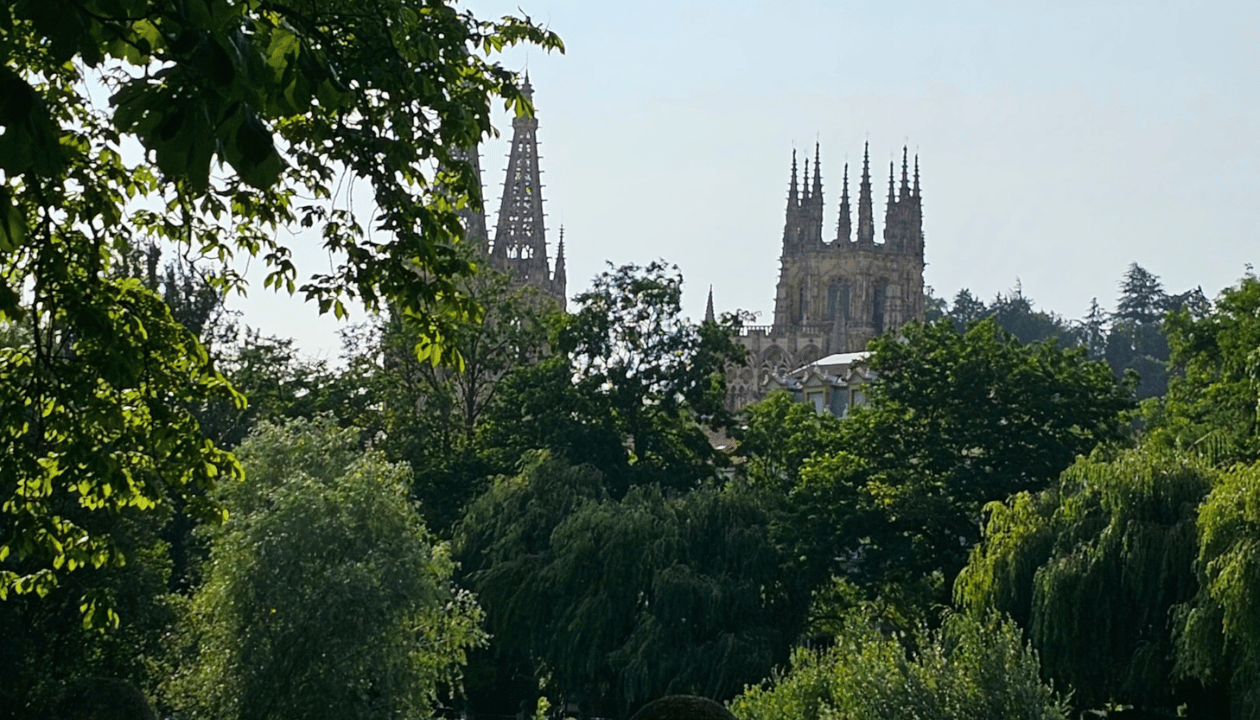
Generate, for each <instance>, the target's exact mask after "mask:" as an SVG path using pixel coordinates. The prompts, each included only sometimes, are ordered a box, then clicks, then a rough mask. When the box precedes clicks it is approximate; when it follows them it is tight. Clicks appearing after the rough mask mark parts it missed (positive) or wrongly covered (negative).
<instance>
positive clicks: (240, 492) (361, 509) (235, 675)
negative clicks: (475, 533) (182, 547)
mask: <svg viewBox="0 0 1260 720" xmlns="http://www.w3.org/2000/svg"><path fill="white" fill-rule="evenodd" d="M239 456H240V458H241V461H242V463H243V465H244V466H245V468H246V471H247V473H248V474H249V477H250V482H249V483H247V484H241V485H231V486H226V487H224V489H223V491H224V495H225V497H224V503H225V505H226V506H227V507H228V508H229V510H230V511H231V513H232V514H231V519H230V521H229V522H228V523H227V524H225V525H224V526H223V528H222V529H221V530H219V531H218V532H217V533H216V535H215V538H214V543H213V547H212V551H211V558H210V563H209V567H208V569H207V573H206V581H205V583H204V584H203V585H202V586H201V587H200V588H198V590H197V592H196V594H195V595H194V596H193V598H192V602H191V614H190V616H189V623H188V626H187V628H186V631H185V635H184V642H185V646H184V647H185V656H184V657H183V658H182V665H181V668H180V672H179V673H178V674H177V675H176V676H175V677H174V678H173V679H172V680H171V682H170V683H169V684H168V686H167V692H168V698H169V700H170V701H171V702H172V703H173V704H174V705H176V706H177V707H178V708H180V709H182V710H183V711H184V712H187V713H189V714H190V715H191V716H192V717H215V718H247V717H305V718H378V717H395V716H419V715H426V714H428V713H429V712H431V705H432V702H433V701H434V699H435V698H436V695H437V693H438V691H439V689H441V688H442V687H443V686H447V687H449V686H450V685H452V684H454V683H457V682H458V680H459V667H460V665H462V664H463V662H464V658H465V654H466V652H467V650H468V649H469V648H470V647H472V646H475V645H477V644H478V643H480V642H482V641H483V640H484V636H483V635H482V633H481V631H480V629H479V627H478V625H479V622H480V610H479V609H478V607H477V605H476V603H475V602H474V601H473V599H472V597H471V596H470V595H468V594H467V593H466V592H463V591H461V590H459V589H457V588H456V587H455V586H454V585H452V584H451V582H450V576H451V573H452V572H453V570H454V566H453V564H452V562H451V561H450V559H449V555H448V551H447V547H446V546H445V545H443V544H441V543H437V542H435V541H434V540H433V539H432V538H431V537H430V536H429V534H428V532H427V531H426V530H425V528H424V525H423V522H422V521H421V519H420V516H419V515H418V514H417V513H416V512H415V510H414V509H413V508H412V507H411V505H410V503H409V502H408V499H407V484H408V477H407V475H408V472H407V470H406V468H405V466H401V465H395V464H390V463H388V462H386V461H385V460H384V458H383V457H382V456H381V455H380V453H379V452H375V451H371V450H369V451H363V450H361V449H360V446H359V433H358V432H357V431H356V430H355V429H353V428H351V429H345V430H343V429H340V428H338V427H337V426H336V423H335V422H334V421H332V420H331V419H329V418H316V419H315V420H311V421H307V420H295V421H292V422H289V423H287V424H285V425H270V424H265V425H263V426H262V427H260V428H259V430H258V431H257V432H256V433H255V434H254V435H252V436H251V437H250V438H249V440H247V441H246V442H245V443H244V444H243V445H242V446H241V448H240V450H239Z"/></svg>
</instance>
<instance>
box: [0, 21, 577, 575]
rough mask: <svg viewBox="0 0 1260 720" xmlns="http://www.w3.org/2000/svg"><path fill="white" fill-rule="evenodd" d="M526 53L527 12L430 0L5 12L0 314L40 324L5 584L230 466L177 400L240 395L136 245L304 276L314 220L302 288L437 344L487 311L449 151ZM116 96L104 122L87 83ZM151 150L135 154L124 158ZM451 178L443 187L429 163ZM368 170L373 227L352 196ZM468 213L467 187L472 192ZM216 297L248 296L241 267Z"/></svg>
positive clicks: (18, 354)
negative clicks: (319, 260) (292, 240)
mask: <svg viewBox="0 0 1260 720" xmlns="http://www.w3.org/2000/svg"><path fill="white" fill-rule="evenodd" d="M518 42H530V43H535V44H539V45H542V46H543V47H545V48H548V49H551V48H557V49H559V48H561V44H560V41H559V39H558V38H557V37H556V36H555V35H554V34H552V33H550V32H548V31H546V30H544V29H542V28H540V27H538V26H536V25H533V24H532V23H530V22H529V21H528V20H516V19H513V18H504V19H502V20H500V21H498V22H489V23H487V22H482V21H479V20H477V19H476V18H474V17H473V16H472V15H471V14H469V13H466V12H465V13H461V12H458V11H457V10H455V9H454V8H453V7H450V6H449V5H448V4H447V3H445V2H442V1H440V0H433V1H422V0H350V1H349V2H342V3H338V4H336V5H335V6H328V7H324V6H321V5H318V4H311V3H308V2H303V1H300V0H298V1H294V2H287V1H283V0H282V1H280V2H265V3H259V2H254V1H253V0H189V1H188V2H177V3H171V2H164V1H159V0H83V1H82V2H73V3H49V2H44V1H43V0H18V1H17V2H12V3H6V4H5V5H4V6H3V7H2V8H0V127H2V128H3V132H2V133H0V174H2V180H0V320H10V321H15V322H21V323H23V324H24V325H26V326H27V327H28V328H29V334H28V335H27V337H28V344H27V345H24V346H19V347H12V348H6V349H5V351H4V352H3V354H0V428H2V431H0V436H3V437H4V438H5V440H4V443H5V444H4V447H3V448H0V455H3V457H4V460H3V463H4V467H3V468H2V469H0V478H3V479H2V480H0V507H2V508H3V523H4V524H3V526H2V527H0V531H2V532H3V537H2V538H0V542H2V543H3V544H0V562H4V556H6V555H15V556H20V557H22V558H27V559H37V560H38V561H39V562H38V564H37V566H36V567H34V569H32V570H29V571H23V572H21V573H18V572H17V571H15V570H13V569H12V566H4V568H3V569H0V595H2V594H7V593H9V592H13V591H16V592H19V593H21V592H29V591H35V592H40V593H45V592H47V591H48V590H49V589H50V588H51V586H52V585H53V584H54V582H55V580H56V576H57V575H58V574H64V573H65V572H67V571H69V570H71V569H74V568H78V567H82V566H84V565H93V566H100V565H103V564H106V563H117V562H121V561H122V557H121V556H120V555H118V554H117V552H116V550H117V549H116V548H115V547H112V545H111V543H110V541H109V538H108V537H107V536H94V535H92V534H90V533H88V532H86V531H85V530H84V528H83V527H82V526H81V525H79V524H76V523H74V522H72V521H71V520H69V519H67V514H66V513H65V512H64V511H63V508H64V507H66V506H74V505H78V506H81V507H89V508H94V509H100V510H107V511H108V510H118V509H121V508H125V507H140V508H142V507H148V506H151V505H154V504H156V503H161V502H165V501H167V500H168V499H169V498H171V497H172V496H173V497H177V498H183V499H184V501H185V502H186V503H187V505H188V507H190V508H193V509H194V510H195V511H196V512H198V513H199V514H202V515H213V514H214V513H215V512H216V511H215V509H214V508H212V507H208V506H205V507H202V506H201V505H202V504H201V503H200V500H199V499H198V498H200V497H203V496H204V493H203V489H204V488H207V487H209V486H211V485H213V484H214V482H215V480H216V479H218V478H220V477H231V476H235V475H238V474H239V469H238V468H237V466H236V465H235V463H234V461H233V460H232V459H231V457H230V456H228V455H226V454H224V453H223V452H221V451H220V450H218V449H217V448H216V447H215V446H213V445H211V444H209V443H207V442H206V441H205V439H204V437H203V435H202V434H201V433H200V432H199V431H198V427H197V423H196V422H195V421H194V420H193V418H192V416H191V415H190V413H189V410H188V408H192V407H197V406H199V405H202V404H205V403H209V402H212V401H213V400H214V399H215V398H228V399H230V400H232V401H233V402H237V403H239V402H240V401H241V398H240V397H239V396H236V395H233V394H232V393H231V391H230V389H229V388H228V386H227V384H226V383H225V382H224V379H223V377H222V376H221V375H219V373H218V372H217V371H216V370H215V368H214V367H213V366H212V365H211V364H210V363H209V362H208V361H207V354H206V352H205V349H204V347H203V346H202V345H201V344H200V343H199V342H198V341H197V339H196V338H195V337H194V336H193V335H192V333H190V332H189V331H188V330H187V329H185V328H183V327H181V326H180V325H179V324H178V323H177V322H175V321H173V320H172V318H171V315H170V312H169V311H168V310H167V308H166V307H165V306H164V305H163V304H162V303H161V301H160V300H159V299H158V298H157V297H156V296H155V295H154V293H153V291H152V290H151V289H147V288H145V287H143V286H142V284H141V283H139V282H138V281H136V280H133V279H120V278H119V277H118V275H119V273H117V272H115V271H114V270H115V268H116V266H118V264H119V263H120V262H121V258H122V256H124V255H125V254H126V253H127V252H128V251H129V248H130V247H131V246H132V245H133V244H134V241H135V240H137V239H143V240H146V241H152V242H155V243H158V244H164V243H174V244H177V245H178V246H179V247H180V248H181V251H183V252H185V253H188V254H191V255H196V254H201V255H205V256H209V257H212V258H215V259H217V260H223V261H226V260H228V259H230V258H231V257H232V256H234V255H235V254H237V253H242V254H244V255H246V256H250V257H258V258H260V259H261V260H262V261H263V262H265V264H266V266H267V268H268V270H269V274H268V275H267V278H266V281H265V283H264V285H265V286H266V287H274V288H277V289H280V288H283V289H285V290H287V291H289V292H294V291H295V290H297V289H299V287H298V283H299V276H298V270H297V268H296V267H295V266H294V265H293V262H292V260H291V258H290V252H289V249H288V248H287V247H286V246H284V245H282V244H280V243H279V242H278V241H277V240H276V238H277V237H284V236H285V235H286V233H287V232H289V231H298V230H300V229H301V228H315V229H316V231H318V232H320V233H321V236H322V239H323V242H324V246H325V247H326V248H327V249H328V250H329V252H330V253H331V254H332V256H333V257H334V258H335V263H336V265H335V267H334V269H333V270H332V271H330V272H328V273H325V274H315V275H313V276H311V277H310V278H309V280H305V281H304V282H303V284H302V285H301V287H300V289H301V290H302V292H304V293H305V295H306V296H307V298H308V299H310V300H313V301H315V302H316V303H318V306H319V309H320V311H321V312H332V313H334V314H336V315H338V316H343V315H344V314H345V313H346V300H348V299H354V300H357V301H359V302H361V303H362V304H363V305H365V306H366V307H367V309H368V310H369V311H375V310H377V309H379V308H380V307H381V306H382V305H383V304H384V303H386V302H388V303H392V304H393V305H394V306H396V307H398V308H399V309H400V311H402V312H404V313H406V314H408V315H410V316H412V317H413V318H414V320H415V323H416V324H417V326H418V327H419V328H420V331H421V333H422V334H423V336H424V337H425V338H427V340H428V342H427V343H426V344H425V346H424V347H425V350H424V351H425V353H427V354H428V355H430V356H434V357H443V356H448V355H450V351H449V346H448V343H447V337H448V335H449V331H448V329H447V328H448V326H449V325H450V324H451V323H452V322H458V321H459V320H460V319H461V318H464V317H467V316H470V315H473V314H475V307H474V305H473V303H472V302H471V301H470V300H469V299H468V298H467V297H465V296H464V295H463V294H462V293H461V292H460V290H459V288H458V287H457V286H456V284H455V282H454V279H455V278H456V277H458V276H460V275H464V274H467V273H468V272H469V271H470V270H471V266H470V264H469V263H468V262H467V261H466V260H464V259H462V258H460V257H459V256H458V254H457V253H456V252H455V249H454V248H455V245H456V243H457V241H458V239H459V237H460V235H461V230H460V225H459V218H458V209H459V207H460V206H461V205H464V204H466V203H467V202H470V200H469V198H476V196H477V195H478V193H477V191H476V190H475V189H474V188H473V186H474V185H475V183H474V182H473V181H472V178H471V173H469V172H467V164H466V163H464V164H461V163H459V162H453V161H452V153H451V150H452V149H453V148H468V147H471V146H472V145H473V144H474V143H475V142H476V141H477V140H479V139H480V138H481V137H482V136H483V135H485V134H486V133H488V132H490V131H491V127H490V120H489V116H490V103H491V98H492V97H500V98H503V99H504V100H505V102H507V103H508V104H509V105H511V106H513V107H515V108H516V110H517V111H518V112H526V113H527V112H530V108H529V105H528V103H527V102H526V101H525V99H524V98H523V97H522V96H521V95H520V93H519V91H518V90H517V89H516V85H515V82H514V80H515V78H514V77H513V75H512V73H510V72H508V71H507V70H505V69H503V68H502V67H500V66H498V65H497V64H495V63H493V62H491V61H490V60H488V59H486V58H487V56H488V55H489V54H491V53H493V52H496V51H498V50H501V49H502V48H503V47H505V46H507V45H510V44H514V43H518ZM100 88H104V89H106V90H108V91H109V92H110V93H112V94H111V96H110V98H109V108H108V112H106V111H105V110H104V109H102V108H101V107H100V105H99V101H98V100H96V99H94V95H99V89H100ZM133 141H134V142H138V143H139V144H140V145H141V146H143V148H144V149H145V152H144V153H142V154H141V155H140V156H139V157H138V158H136V159H135V161H134V163H133V162H131V161H129V160H126V159H124V157H123V155H122V152H121V148H122V147H124V146H125V145H126V144H127V143H130V142H133ZM435 164H436V165H437V166H440V167H448V168H452V169H451V170H449V171H445V172H441V173H438V174H437V177H434V173H433V172H432V167H433V166H434V165H435ZM355 181H366V182H367V183H369V184H370V185H371V189H372V192H373V200H374V201H375V206H376V207H375V209H374V212H375V215H374V217H373V220H374V227H372V231H373V234H371V235H369V234H368V232H367V228H366V227H365V226H366V225H367V223H366V222H365V219H364V217H363V215H362V213H357V214H356V212H355V211H354V210H353V208H352V207H351V206H350V205H349V202H348V201H347V200H346V199H345V198H348V197H349V196H350V194H351V193H349V192H347V193H346V194H345V195H340V194H339V193H340V192H341V190H342V189H343V188H347V187H349V186H350V185H352V184H353V183H354V182H355ZM471 201H472V202H474V203H475V202H476V201H475V200H471ZM216 282H217V287H218V289H219V290H220V291H222V290H224V289H227V288H230V287H237V288H241V287H242V280H241V278H240V277H239V276H238V275H236V274H234V273H228V274H226V275H224V276H223V277H221V278H219V279H218V280H217V281H216Z"/></svg>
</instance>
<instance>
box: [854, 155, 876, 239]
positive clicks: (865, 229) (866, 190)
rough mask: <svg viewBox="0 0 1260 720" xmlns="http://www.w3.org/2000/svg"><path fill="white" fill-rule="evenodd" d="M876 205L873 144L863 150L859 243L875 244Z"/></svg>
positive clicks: (859, 205)
mask: <svg viewBox="0 0 1260 720" xmlns="http://www.w3.org/2000/svg"><path fill="white" fill-rule="evenodd" d="M873 206H874V203H872V202H871V144H870V143H869V142H867V143H866V146H865V147H864V149H863V150H862V184H861V185H859V186H858V227H857V241H858V244H859V245H861V244H863V243H865V244H869V245H874V244H875V217H874V213H875V211H874V207H873Z"/></svg>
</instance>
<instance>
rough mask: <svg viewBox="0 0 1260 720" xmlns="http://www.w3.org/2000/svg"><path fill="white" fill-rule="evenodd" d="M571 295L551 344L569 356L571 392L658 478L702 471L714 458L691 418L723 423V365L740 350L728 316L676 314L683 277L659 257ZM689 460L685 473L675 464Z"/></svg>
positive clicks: (639, 465) (611, 273) (669, 479)
mask: <svg viewBox="0 0 1260 720" xmlns="http://www.w3.org/2000/svg"><path fill="white" fill-rule="evenodd" d="M575 302H576V304H577V309H576V311H575V312H574V313H573V315H572V316H571V317H569V318H567V322H566V323H565V325H564V327H563V328H562V329H561V331H560V334H559V338H558V348H557V349H558V350H560V351H561V352H566V353H568V354H569V355H570V357H571V358H572V363H573V368H574V375H575V382H576V384H577V385H578V389H579V392H581V393H583V394H584V395H586V396H587V397H590V398H593V399H596V400H597V402H598V403H599V405H600V406H601V408H600V409H601V410H602V411H604V412H606V413H607V414H608V416H609V417H610V418H611V420H612V423H613V425H614V427H616V429H617V431H618V433H619V434H620V435H621V436H622V437H623V438H625V439H626V440H627V442H628V444H629V447H630V451H631V457H630V462H631V463H634V464H635V465H636V466H637V468H636V469H637V470H638V472H639V474H641V475H643V476H645V479H646V478H647V477H650V478H651V479H652V480H653V481H656V482H662V483H670V482H678V481H679V480H681V479H685V478H686V477H687V476H688V475H689V476H691V477H696V476H703V475H704V474H705V470H704V469H703V468H704V465H706V464H711V463H713V462H714V460H715V459H716V458H715V456H714V455H713V452H712V447H711V446H710V444H709V441H708V439H707V438H706V437H705V436H704V434H703V433H702V432H701V431H700V428H699V425H706V426H709V427H715V428H720V427H725V426H727V425H729V424H730V422H731V417H730V415H729V413H728V412H727V410H726V406H725V402H726V366H727V364H729V363H737V362H742V361H743V359H744V355H745V351H744V350H743V348H742V347H740V346H739V345H737V344H736V343H735V341H734V340H733V339H732V335H733V333H732V329H733V326H732V325H731V323H732V322H733V319H732V318H729V317H728V318H724V323H723V324H717V323H715V324H712V325H696V324H693V323H691V322H689V321H687V320H686V319H684V318H683V317H682V314H681V302H682V276H681V275H680V274H679V273H678V269H677V268H671V267H668V266H666V265H665V264H663V263H661V262H653V263H651V264H649V265H647V266H645V267H638V266H635V265H627V266H623V267H620V268H615V269H613V270H610V271H607V272H604V273H602V274H600V275H599V276H597V277H596V278H595V281H594V284H593V286H592V288H591V289H590V290H588V291H586V292H584V293H582V294H580V295H578V296H577V298H575ZM687 466H690V467H689V468H688V469H689V470H691V472H688V473H677V472H676V470H677V469H678V468H682V467H687ZM671 471H674V472H671ZM680 474H681V475H682V476H683V477H682V478H680V477H678V475H680Z"/></svg>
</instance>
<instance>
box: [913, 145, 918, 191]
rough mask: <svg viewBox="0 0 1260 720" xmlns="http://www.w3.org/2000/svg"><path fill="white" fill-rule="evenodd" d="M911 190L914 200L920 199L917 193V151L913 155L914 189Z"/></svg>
mask: <svg viewBox="0 0 1260 720" xmlns="http://www.w3.org/2000/svg"><path fill="white" fill-rule="evenodd" d="M913 192H914V199H915V200H918V199H920V195H919V156H918V154H917V153H916V154H915V156H914V191H913Z"/></svg>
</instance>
